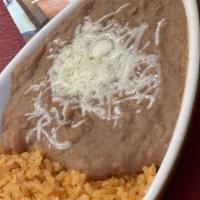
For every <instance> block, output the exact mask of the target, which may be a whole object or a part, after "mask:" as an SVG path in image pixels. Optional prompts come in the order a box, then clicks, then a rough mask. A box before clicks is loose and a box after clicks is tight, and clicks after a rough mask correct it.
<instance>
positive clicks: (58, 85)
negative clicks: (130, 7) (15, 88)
mask: <svg viewBox="0 0 200 200" xmlns="http://www.w3.org/2000/svg"><path fill="white" fill-rule="evenodd" d="M105 27H106V29H105ZM78 29H79V30H78V31H76V35H75V37H74V39H73V41H72V42H71V43H70V44H69V45H66V46H65V47H64V48H63V49H61V52H60V54H59V55H58V56H57V58H56V59H54V64H53V66H52V68H51V69H50V71H49V72H48V75H49V78H50V79H49V80H50V82H51V88H52V98H60V97H62V98H64V99H65V101H68V103H69V104H70V105H73V104H77V103H78V104H79V107H80V109H81V110H82V114H83V116H85V115H86V114H95V115H96V116H98V117H99V118H100V119H103V120H115V119H116V118H121V117H122V115H123V114H122V113H123V112H120V114H119V113H115V112H114V110H115V106H116V105H118V104H121V103H123V102H125V101H128V100H135V102H136V103H137V104H140V103H141V102H142V101H144V100H148V101H149V104H148V108H150V107H151V106H152V104H153V103H154V101H155V99H156V95H157V90H158V86H159V83H160V65H159V63H158V56H157V55H155V54H146V53H145V52H143V50H142V49H144V48H145V47H147V46H148V45H149V42H147V43H146V44H145V45H144V47H140V45H141V40H142V38H143V36H144V34H145V31H146V30H147V29H148V25H147V24H145V23H143V24H141V25H140V26H138V27H134V28H133V29H130V28H128V27H127V25H126V26H125V27H124V26H121V25H120V24H118V23H117V22H114V21H113V20H112V21H108V23H107V24H106V26H103V25H102V24H101V23H100V22H99V21H96V22H93V21H92V20H91V19H90V18H88V17H87V18H86V20H85V23H84V24H83V26H82V27H80V26H78ZM140 66H144V67H143V70H142V71H140ZM151 71H153V72H151ZM150 72H151V73H150ZM120 94H121V96H123V95H125V97H124V98H123V99H121V98H120V97H119V96H120ZM69 101H70V102H69ZM94 102H96V103H94ZM110 107H111V108H110Z"/></svg>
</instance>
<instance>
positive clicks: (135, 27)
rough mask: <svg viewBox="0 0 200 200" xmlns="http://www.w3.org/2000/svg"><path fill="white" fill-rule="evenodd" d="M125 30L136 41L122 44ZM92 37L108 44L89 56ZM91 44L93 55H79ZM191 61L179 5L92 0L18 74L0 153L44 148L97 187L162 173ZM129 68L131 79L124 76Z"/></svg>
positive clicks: (156, 0)
mask: <svg viewBox="0 0 200 200" xmlns="http://www.w3.org/2000/svg"><path fill="white" fill-rule="evenodd" d="M86 16H87V18H85V17H86ZM98 20H99V21H98ZM84 24H85V25H84ZM99 24H100V25H101V27H100V28H99V29H98V25H99ZM90 25H92V26H97V27H96V29H95V30H93V29H92V28H91V27H90ZM109 26H110V27H111V28H110V27H109ZM114 26H115V28H113V27H114ZM116 27H117V28H116ZM119 29H121V32H120V33H118V32H119V31H120V30H119ZM88 30H89V31H90V30H91V31H90V34H88ZM103 30H104V31H105V32H106V31H107V32H106V35H105V34H104V35H103V33H102V31H103ZM123 30H124V31H125V32H126V33H127V34H132V35H131V36H132V38H131V37H129V36H130V35H129V36H127V38H126V37H124V38H123V42H122V43H123V44H121V43H120V42H119V40H118V39H119V38H122V35H123V34H124V33H123ZM84 31H85V35H84V34H83V33H82V32H84ZM131 31H132V32H131ZM92 34H93V35H92ZM120 34H121V35H120ZM90 36H91V38H95V37H96V36H97V37H99V38H100V37H101V39H102V38H103V39H102V40H99V41H100V42H99V41H95V42H96V43H95V45H96V46H93V50H91V52H92V53H91V55H90V46H89V45H90V44H89V43H90V42H91V46H92V45H93V43H94V40H95V39H91V41H90V40H89V39H88V38H90ZM75 37H76V38H75ZM80 37H82V38H81V39H80ZM128 38H129V39H130V41H128ZM79 39H80V40H79ZM86 39H87V41H89V42H88V46H89V47H87V48H88V51H82V49H81V48H82V46H84V45H82V41H84V40H86ZM125 43H126V45H125ZM129 43H130V44H129ZM77 44H78V46H79V45H80V48H77ZM131 44H133V45H132V46H131ZM117 45H118V46H117ZM63 49H65V50H63ZM75 51H76V52H78V53H77V54H78V55H77V54H76V53H73V52H75ZM114 51H115V53H113V52H114ZM117 52H120V56H118V57H117V56H116V55H117ZM125 52H126V53H125ZM112 53H113V55H115V56H116V57H114V58H115V59H113V57H112V56H110V55H112ZM131 53H133V55H134V56H132V55H131ZM61 54H63V55H65V56H66V57H64V60H62V58H63V57H62V58H61V56H60V57H59V55H61ZM63 55H62V56H63ZM187 55H188V40H187V19H186V15H185V10H184V7H183V3H182V1H181V0H176V1H174V0H165V1H163V0H151V1H149V0H134V1H133V0H101V1H99V0H85V1H84V2H83V3H82V4H81V5H80V6H79V7H78V8H77V9H76V10H75V11H73V13H72V14H71V15H70V16H68V17H67V18H66V20H64V21H63V22H62V23H61V24H60V25H58V27H57V28H56V30H54V31H53V32H52V33H51V34H49V36H48V37H47V38H46V39H45V40H44V41H43V42H42V43H41V44H40V45H39V47H38V48H37V49H36V50H35V51H34V52H33V54H32V55H31V56H30V57H28V58H27V59H25V60H24V61H23V62H22V63H21V64H20V65H19V66H17V68H16V69H15V70H14V71H13V79H12V80H13V83H12V97H11V100H10V102H9V103H8V105H7V107H6V109H5V112H4V118H3V128H4V133H3V138H2V139H3V144H4V146H5V147H6V148H7V149H8V150H14V151H16V152H23V151H26V150H28V149H30V148H32V147H33V146H35V145H37V146H39V147H40V148H42V149H43V150H44V151H45V152H46V153H47V155H48V156H49V157H50V158H51V159H52V160H55V161H59V162H60V163H61V164H63V165H64V166H65V167H66V168H69V169H76V170H80V171H84V172H87V173H88V174H89V175H90V176H91V177H93V178H105V177H107V176H111V175H120V174H124V173H137V172H138V171H140V170H141V168H142V166H144V165H147V166H150V165H151V164H152V163H155V164H156V165H157V166H160V164H161V162H162V159H163V157H164V155H165V153H166V150H167V148H168V145H169V142H170V139H171V137H172V134H173V130H174V127H175V124H176V121H177V117H178V114H179V110H180V106H181V102H182V95H183V91H184V86H185V75H186V71H187V60H188V58H187ZM78 56H79V57H80V60H78V61H77V59H79V57H78ZM81 56H82V57H84V58H83V59H84V61H83V60H81V59H82V57H81ZM90 56H91V57H90ZM123 56H124V57H123ZM65 58H66V60H65ZM129 58H130V59H129ZM112 59H113V60H112ZM123 59H124V60H123ZM116 60H117V61H116ZM125 60H126V61H127V62H126V64H124V65H123V64H121V65H120V63H125ZM129 60H130V62H132V63H131V64H130V63H128V62H129ZM65 62H66V63H67V64H66V63H65ZM69 63H70V64H71V63H72V64H73V63H75V64H74V66H73V65H72V67H71V68H69V66H71V65H70V64H69ZM80 63H81V64H80ZM91 63H92V66H90V65H91ZM113 63H115V65H114V64H113ZM135 63H136V64H135ZM68 64H69V66H68ZM79 65H80V66H79ZM125 65H126V66H127V70H129V71H126V69H125V68H124V69H123V70H121V68H120V67H123V66H125ZM147 65H148V67H149V68H148V69H147ZM63 66H65V67H66V66H68V68H66V69H67V70H63V71H62V72H60V71H59V70H60V69H62V67H63ZM134 66H135V67H134ZM59 67H60V69H59ZM83 67H84V71H83ZM115 67H117V68H115ZM52 69H53V70H54V71H52ZM63 69H64V68H63ZM145 69H147V71H145ZM56 70H58V71H59V72H57V71H56ZM70 70H71V71H70ZM75 70H77V71H75ZM120 70H121V71H120ZM131 70H132V72H131ZM55 71H56V72H55ZM144 71H145V72H144ZM84 72H87V73H86V74H85V73H84ZM119 72H120V73H119ZM133 72H134V73H133ZM76 73H78V75H77V74H76ZM142 73H143V75H144V76H143V75H141V74H142ZM58 74H60V75H59V78H60V77H62V76H63V77H64V76H65V78H63V77H62V78H63V80H64V81H65V82H63V84H64V86H63V85H61V83H60V82H59V80H60V79H58ZM63 74H64V75H63ZM108 74H109V75H108ZM78 76H79V78H78V79H76V77H78ZM87 77H89V78H88V80H87ZM121 77H122V78H121ZM127 77H128V79H127ZM145 77H146V79H145ZM100 78H102V79H100ZM111 78H112V79H111ZM147 79H148V80H147ZM105 80H106V81H105ZM127 80H129V82H128V81H127ZM56 81H57V82H59V84H57V82H56ZM80 81H81V82H80ZM124 81H127V82H126V84H125V82H124ZM134 81H135V82H134ZM147 81H149V82H148V83H147ZM79 82H80V83H79ZM93 82H94V83H93ZM132 83H134V84H132ZM94 84H96V85H94ZM131 84H132V85H131ZM138 84H143V85H142V86H139V85H138ZM65 86H66V87H65ZM93 86H95V87H96V88H98V89H96V90H95V87H94V89H92V88H93ZM105 88H109V89H105ZM111 88H112V92H111ZM116 88H117V89H116ZM118 90H119V91H118ZM102 91H103V92H102ZM94 96H95V97H94ZM89 106H90V107H89Z"/></svg>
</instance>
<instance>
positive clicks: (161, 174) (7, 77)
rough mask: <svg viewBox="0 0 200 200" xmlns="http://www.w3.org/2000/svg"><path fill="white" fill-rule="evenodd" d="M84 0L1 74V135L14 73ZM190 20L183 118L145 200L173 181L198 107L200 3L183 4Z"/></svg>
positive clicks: (67, 10)
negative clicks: (172, 176)
mask: <svg viewBox="0 0 200 200" xmlns="http://www.w3.org/2000/svg"><path fill="white" fill-rule="evenodd" d="M82 1H83V0H74V1H73V2H72V3H70V5H69V6H68V7H66V8H65V9H64V10H63V11H62V12H61V13H60V14H59V15H58V16H56V17H55V18H54V19H53V20H52V21H51V22H50V23H48V25H46V26H45V27H44V28H43V29H42V30H41V31H40V32H39V33H38V34H37V35H36V36H35V37H34V38H32V39H31V41H30V42H29V43H28V44H27V45H26V46H25V47H24V48H23V49H22V50H21V51H20V53H19V54H18V55H17V56H16V57H15V58H14V59H13V60H12V61H11V62H10V63H9V65H8V66H7V67H6V69H5V70H4V71H3V72H2V73H1V74H0V133H1V132H2V124H1V123H2V113H3V110H4V107H5V105H6V104H7V102H8V101H9V97H10V89H11V84H12V80H11V73H12V70H13V69H14V68H15V67H16V66H17V65H18V64H19V63H20V62H21V61H22V60H23V59H24V58H26V57H28V56H29V55H30V54H31V53H32V52H33V51H34V49H35V48H36V47H37V46H38V45H39V44H40V42H41V41H42V40H43V38H45V37H46V36H47V35H48V34H49V33H50V32H51V31H52V30H54V29H55V28H56V26H57V25H58V24H59V23H60V22H61V21H62V20H63V19H64V18H65V17H66V16H68V15H70V13H71V12H72V11H73V10H74V9H75V8H76V7H77V6H78V5H79V4H80V3H81V2H82ZM183 2H184V6H185V10H186V14H187V19H188V35H189V65H188V73H187V79H186V85H185V91H184V97H183V103H182V107H181V111H180V114H179V118H178V121H177V124H176V128H175V130H174V134H173V138H172V140H171V143H170V146H169V148H168V151H167V153H166V155H165V158H164V160H163V162H162V165H161V167H160V169H159V171H158V174H157V176H156V178H155V180H154V182H153V184H152V186H151V187H150V189H149V191H148V193H147V194H146V196H145V198H144V199H145V200H154V199H157V198H158V196H159V194H160V193H161V191H162V190H163V188H164V185H165V184H166V182H167V179H168V178H169V176H170V174H171V172H172V169H173V167H174V166H175V162H176V160H177V158H178V155H179V153H180V151H181V148H182V145H183V142H184V139H185V136H186V131H187V127H188V124H189V121H190V117H191V113H192V108H193V105H194V100H195V95H196V91H197V84H198V76H199V20H198V19H199V18H198V7H197V2H196V0H190V1H188V0H183Z"/></svg>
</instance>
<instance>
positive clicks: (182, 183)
mask: <svg viewBox="0 0 200 200" xmlns="http://www.w3.org/2000/svg"><path fill="white" fill-rule="evenodd" d="M24 44H25V42H24V40H23V39H22V37H21V35H20V34H19V32H18V30H17V29H16V27H15V25H14V23H13V22H12V19H11V17H10V16H9V14H8V12H7V11H6V9H5V7H4V5H3V2H2V1H0V70H1V69H3V67H4V66H6V64H7V63H8V62H9V61H10V60H11V59H12V58H13V57H14V56H15V55H16V53H17V52H18V51H19V50H20V49H21V48H22V47H23V45H24ZM162 199H163V200H200V95H198V97H197V103H196V105H195V107H194V114H193V117H192V120H191V125H190V128H189V131H188V139H187V141H186V144H185V147H184V150H183V153H182V156H181V157H180V160H179V162H178V165H177V168H176V170H175V173H174V175H173V177H172V179H171V181H170V182H169V184H168V187H167V188H166V191H165V193H164V195H163V198H162Z"/></svg>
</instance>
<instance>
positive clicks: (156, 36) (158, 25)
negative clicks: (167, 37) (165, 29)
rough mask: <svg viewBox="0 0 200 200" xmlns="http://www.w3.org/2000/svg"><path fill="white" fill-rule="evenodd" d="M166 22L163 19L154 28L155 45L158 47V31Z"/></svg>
mask: <svg viewBox="0 0 200 200" xmlns="http://www.w3.org/2000/svg"><path fill="white" fill-rule="evenodd" d="M165 21H166V19H165V18H163V19H161V20H160V21H159V22H158V24H157V27H156V31H155V44H156V45H157V46H158V45H159V44H160V29H161V26H162V25H163V23H164V22H165Z"/></svg>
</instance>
